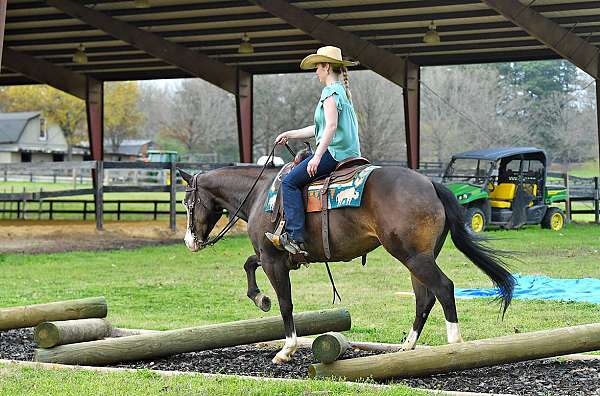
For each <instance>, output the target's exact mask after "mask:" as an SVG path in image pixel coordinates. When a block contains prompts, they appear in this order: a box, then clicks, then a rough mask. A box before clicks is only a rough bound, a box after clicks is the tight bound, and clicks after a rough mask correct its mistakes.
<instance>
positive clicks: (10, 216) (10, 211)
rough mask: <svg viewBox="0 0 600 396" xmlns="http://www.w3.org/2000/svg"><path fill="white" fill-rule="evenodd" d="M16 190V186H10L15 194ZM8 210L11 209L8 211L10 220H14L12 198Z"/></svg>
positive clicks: (11, 191)
mask: <svg viewBox="0 0 600 396" xmlns="http://www.w3.org/2000/svg"><path fill="white" fill-rule="evenodd" d="M14 192H15V190H14V186H11V187H10V193H11V194H13V193H14ZM8 210H9V212H8V218H9V219H10V220H12V211H13V202H12V200H11V201H8Z"/></svg>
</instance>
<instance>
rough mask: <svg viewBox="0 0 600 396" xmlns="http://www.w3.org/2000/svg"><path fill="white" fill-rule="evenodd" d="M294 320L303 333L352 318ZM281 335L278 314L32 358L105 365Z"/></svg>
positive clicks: (327, 315)
mask: <svg viewBox="0 0 600 396" xmlns="http://www.w3.org/2000/svg"><path fill="white" fill-rule="evenodd" d="M294 323H295V325H296V334H297V335H298V336H305V335H313V334H321V333H323V332H327V331H344V330H349V329H350V326H351V319H350V313H349V312H348V311H347V310H346V309H328V310H322V311H311V312H302V313H298V314H295V315H294ZM283 337H285V332H284V327H283V320H282V319H281V317H280V316H277V317H269V318H262V319H250V320H242V321H238V322H229V323H221V324H214V325H209V326H200V327H191V328H186V329H178V330H169V331H161V332H157V333H151V334H140V335H132V336H129V337H123V338H107V339H104V340H98V341H90V342H81V343H77V344H68V345H60V346H56V347H54V348H51V349H37V350H36V354H35V360H36V361H38V362H45V363H62V364H80V365H105V364H112V363H118V362H124V361H133V360H142V359H151V358H157V357H163V356H170V355H174V354H178V353H185V352H196V351H203V350H208V349H215V348H224V347H231V346H237V345H244V344H252V343H256V342H263V341H271V340H278V339H281V338H283Z"/></svg>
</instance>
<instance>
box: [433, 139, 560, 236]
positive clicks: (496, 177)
mask: <svg viewBox="0 0 600 396" xmlns="http://www.w3.org/2000/svg"><path fill="white" fill-rule="evenodd" d="M546 179H547V177H546V153H545V152H544V150H541V149H538V148H535V147H510V148H492V149H484V150H476V151H467V152H464V153H460V154H456V155H454V156H452V160H451V161H450V163H449V164H448V167H447V168H446V171H445V172H444V176H443V179H442V182H443V183H444V184H446V185H447V187H448V188H449V189H450V190H451V191H452V192H453V193H454V195H456V198H457V199H458V202H459V203H460V204H461V205H463V206H464V207H465V208H466V223H467V226H468V227H469V228H470V229H471V230H473V231H474V232H481V231H483V230H484V229H485V228H486V227H489V226H498V227H503V228H507V229H509V228H519V227H521V226H523V225H525V224H541V226H542V227H543V228H548V229H552V230H555V231H558V230H560V229H562V228H563V226H564V224H565V215H564V213H563V211H562V210H561V209H560V208H558V207H556V206H551V205H553V204H555V203H557V202H564V201H565V200H566V198H567V192H566V189H565V188H564V187H550V186H548V185H547V184H546V182H547V180H546Z"/></svg>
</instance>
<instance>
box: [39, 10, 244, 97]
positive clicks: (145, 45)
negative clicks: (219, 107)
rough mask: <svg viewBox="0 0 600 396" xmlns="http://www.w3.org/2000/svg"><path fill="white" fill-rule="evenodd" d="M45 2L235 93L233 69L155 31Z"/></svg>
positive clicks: (99, 14)
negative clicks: (151, 31)
mask: <svg viewBox="0 0 600 396" xmlns="http://www.w3.org/2000/svg"><path fill="white" fill-rule="evenodd" d="M46 3H48V4H49V5H51V6H53V7H55V8H57V9H59V10H61V11H63V12H64V13H66V14H68V15H70V16H71V17H73V18H77V19H79V20H81V21H83V22H85V23H87V24H89V25H92V26H94V27H96V28H97V29H100V30H102V31H104V32H106V33H107V34H109V35H111V36H112V37H115V38H117V39H119V40H122V41H125V42H126V43H129V44H131V45H132V46H134V47H136V48H138V49H140V50H142V51H144V52H146V53H148V54H150V55H152V56H154V57H156V58H158V59H162V60H164V61H165V62H168V63H170V64H172V65H174V66H176V67H178V68H180V69H182V70H185V71H186V72H188V73H190V74H191V75H193V76H196V77H200V78H202V79H203V80H206V81H208V82H210V83H212V84H214V85H216V86H218V87H221V88H223V89H224V90H226V91H228V92H230V93H232V94H236V78H237V74H236V70H235V68H233V67H231V66H228V65H226V64H224V63H221V62H218V61H215V60H213V59H211V58H209V57H208V56H206V55H204V54H201V53H198V52H197V51H192V50H190V49H188V48H186V47H184V46H182V45H179V44H176V43H173V42H170V41H168V40H165V39H163V38H162V37H160V36H159V35H157V34H154V33H150V32H148V31H145V30H141V29H138V28H136V27H134V26H131V25H129V24H127V23H125V22H123V21H120V20H118V19H115V18H112V17H110V16H108V15H106V14H104V13H102V12H99V11H95V10H92V9H90V8H88V7H85V6H83V5H80V4H78V3H76V2H73V1H70V0H47V1H46Z"/></svg>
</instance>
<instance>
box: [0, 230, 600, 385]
mask: <svg viewBox="0 0 600 396" xmlns="http://www.w3.org/2000/svg"><path fill="white" fill-rule="evenodd" d="M486 235H488V236H491V237H494V238H497V239H498V240H497V241H494V242H493V244H494V246H496V247H499V248H502V249H507V250H516V251H519V252H521V253H522V254H521V261H511V262H510V265H511V268H512V271H513V272H518V273H521V274H544V275H548V276H552V277H557V278H579V277H594V278H600V259H599V257H600V227H599V226H593V225H571V226H569V227H568V228H566V229H565V230H563V231H561V232H551V231H547V230H541V229H540V228H539V227H528V228H526V229H523V230H519V231H492V232H488V233H486ZM251 253H252V250H251V247H250V243H249V241H248V240H247V238H246V237H242V236H240V237H232V238H228V239H226V240H225V241H223V242H221V243H219V244H217V245H216V246H215V247H212V248H208V249H207V250H205V251H202V252H200V253H197V254H193V253H190V252H189V251H188V250H187V249H186V248H185V247H184V246H183V244H181V245H172V246H162V247H154V248H142V249H137V250H130V251H122V250H121V251H112V252H72V253H62V254H50V255H32V256H22V255H0V284H2V288H0V306H16V305H26V304H35V303H43V302H49V301H56V300H65V299H72V298H82V297H88V296H96V295H104V296H106V298H107V300H108V302H109V316H108V318H109V320H110V321H111V322H112V323H113V324H114V325H116V326H119V327H132V328H148V329H173V328H179V327H186V326H195V325H203V324H210V323H216V322H226V321H232V320H241V319H249V318H257V317H262V316H270V315H278V308H277V304H276V301H274V304H273V309H272V311H271V312H270V313H267V314H264V313H262V312H261V311H259V310H258V309H257V308H255V307H254V305H253V304H252V302H251V301H250V300H249V299H248V298H247V297H246V285H245V273H244V271H243V268H242V266H243V263H244V261H245V259H246V257H247V256H248V255H250V254H251ZM438 262H439V265H440V266H441V267H442V269H443V270H444V271H445V273H446V274H447V275H448V276H449V277H450V278H451V279H452V280H453V281H454V283H455V286H456V287H489V286H490V282H489V280H488V279H487V278H486V277H485V275H483V274H482V273H481V272H480V271H479V270H478V269H477V268H476V267H475V266H474V265H473V264H471V263H470V262H469V261H468V260H467V259H466V258H465V257H464V256H462V254H461V253H460V252H458V251H457V250H456V249H455V248H454V246H453V245H452V243H451V242H448V243H447V244H446V246H445V248H444V249H443V250H442V253H441V255H440V258H439V259H438ZM332 271H333V276H334V278H335V280H336V285H337V287H338V290H339V291H340V294H341V295H342V298H343V301H342V304H341V305H343V306H345V307H347V308H348V309H349V310H350V313H351V315H352V322H353V326H352V330H350V331H348V332H346V335H347V336H348V337H349V338H351V339H354V340H363V341H379V342H395V343H397V342H400V341H401V340H402V339H403V338H404V336H405V335H406V333H407V331H408V330H409V327H410V325H411V323H412V320H413V315H414V300H413V299H412V298H410V297H408V298H407V297H400V296H398V295H396V294H395V292H397V291H408V290H411V286H410V276H409V273H408V271H407V270H406V269H405V268H404V267H403V266H402V265H401V264H400V263H398V262H397V261H396V260H395V259H393V258H392V257H391V256H390V255H388V254H387V253H386V252H385V251H384V250H383V249H381V248H380V249H378V250H376V251H375V252H373V253H371V254H369V258H368V263H367V266H366V267H364V268H363V267H362V266H361V265H360V261H359V260H355V261H353V262H352V263H334V264H333V265H332ZM257 275H258V279H257V280H258V283H259V286H260V287H261V289H262V290H263V291H265V292H266V293H267V294H269V295H270V296H271V297H273V298H274V297H275V295H274V292H273V290H272V288H271V287H270V285H269V283H268V280H267V279H266V277H265V275H264V274H263V273H262V271H261V270H260V269H259V271H258V272H257ZM292 285H293V295H294V308H295V311H296V312H299V311H304V310H315V309H324V308H330V307H331V297H332V295H331V286H330V284H329V280H328V277H327V272H326V270H325V267H324V266H322V265H320V264H314V265H311V266H310V267H309V268H302V269H300V270H298V271H294V272H293V273H292ZM457 305H458V313H459V319H460V322H461V327H462V332H463V338H464V339H465V340H473V339H480V338H487V337H494V336H501V335H508V334H512V333H514V332H516V331H520V332H523V331H533V330H540V329H549V328H554V327H561V326H571V325H576V324H582V323H591V322H598V321H599V320H600V314H599V312H600V310H599V308H598V306H597V305H594V304H586V303H574V302H560V301H519V300H515V301H513V304H512V305H511V307H510V308H509V310H508V312H507V315H506V317H505V318H504V320H501V318H500V315H499V306H498V304H497V303H495V302H492V301H490V300H487V299H475V300H457ZM420 342H421V343H426V344H430V345H439V344H444V343H445V342H446V328H445V323H444V317H443V315H442V311H441V309H440V307H439V304H436V306H435V307H434V309H433V312H432V314H431V316H430V318H429V320H428V323H427V325H426V326H425V330H424V332H423V334H422V336H421V339H420ZM2 384H4V385H2ZM31 384H36V388H33V387H32V386H33V385H31ZM2 386H5V387H6V389H5V390H6V391H5V392H3V391H2ZM26 386H29V388H25V387H26ZM88 386H89V387H91V388H90V389H103V391H102V393H104V394H159V393H160V394H162V393H163V392H167V394H169V392H171V393H186V392H190V393H194V392H195V393H200V394H217V393H221V394H223V393H224V394H241V393H248V394H305V393H303V392H307V393H306V394H310V392H317V391H318V390H329V391H331V392H332V394H336V395H337V394H344V393H345V392H346V393H348V394H355V393H354V392H355V390H353V389H352V388H348V387H346V386H345V385H343V384H337V383H333V382H328V381H324V382H317V381H308V382H300V383H298V384H296V385H293V384H289V385H288V384H286V385H283V384H281V385H277V386H274V385H263V384H260V385H258V384H256V383H253V382H246V381H242V380H232V379H227V380H215V379H202V378H190V377H185V378H177V379H175V378H170V379H163V378H158V377H156V376H154V375H153V374H151V373H143V372H142V373H137V374H97V373H78V374H73V373H65V372H55V371H45V370H31V369H17V368H13V367H4V368H0V394H5V393H6V394H25V393H27V394H50V393H55V394H70V393H69V392H71V393H72V394H75V393H78V392H80V391H81V390H82V389H87V388H86V387H88ZM163 388H166V389H167V390H166V391H161V389H163ZM136 392H139V393H136ZM252 392H255V393H252ZM390 392H392V393H377V394H408V393H405V392H406V390H405V389H404V388H394V389H393V390H391V391H390ZM394 392H396V393H394Z"/></svg>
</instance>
